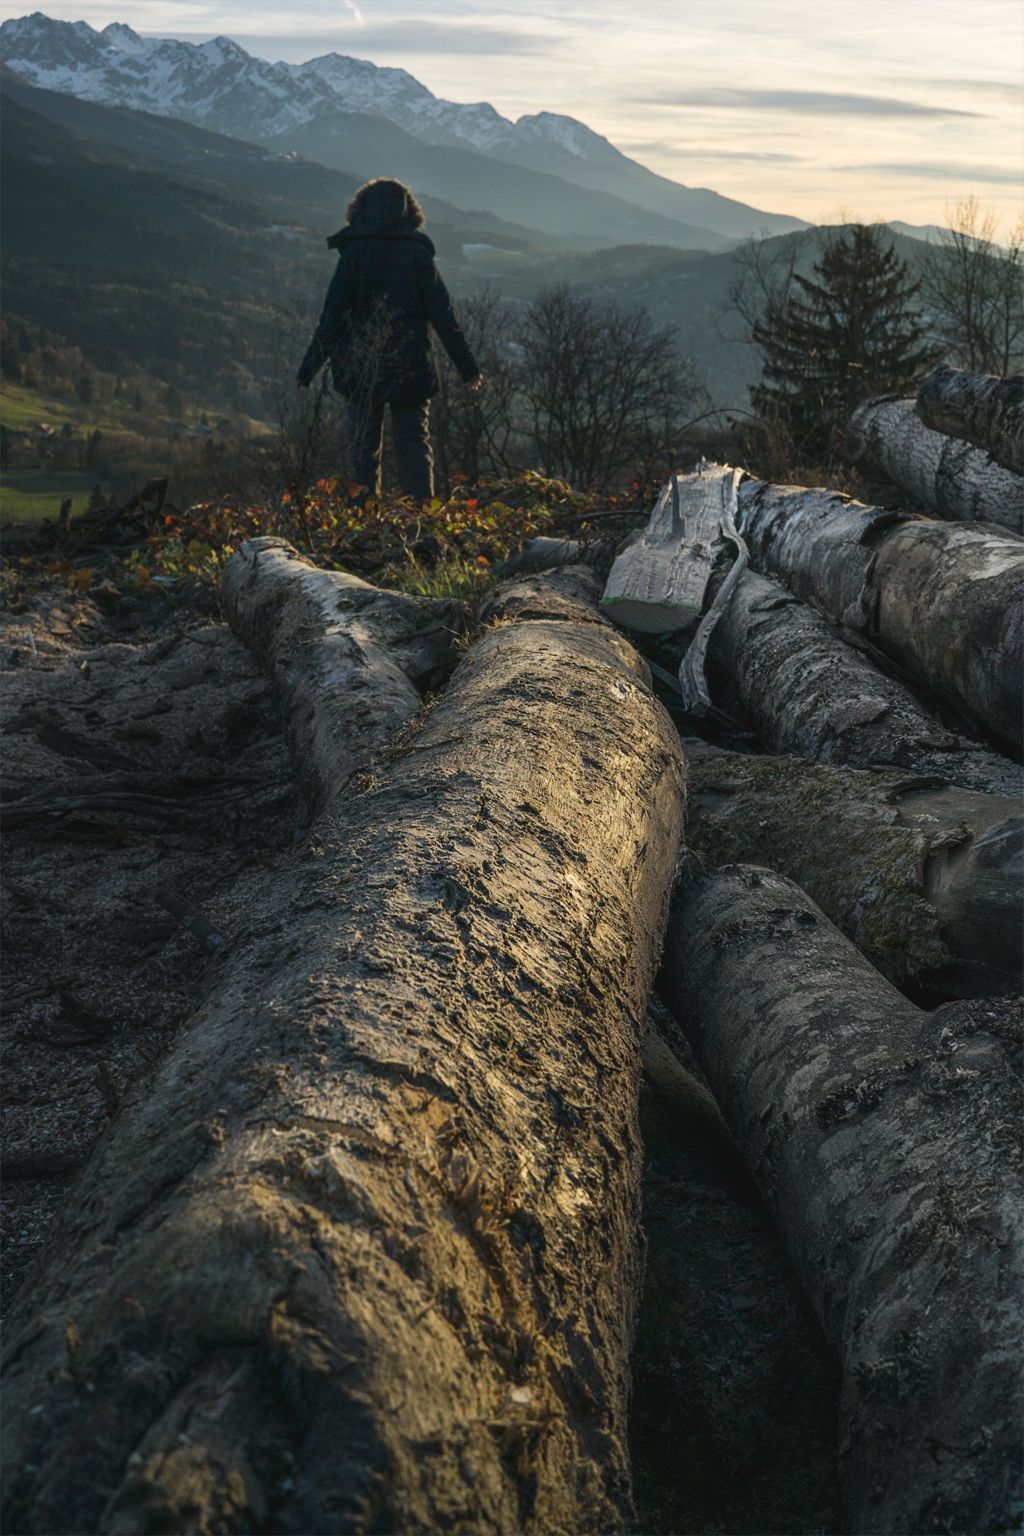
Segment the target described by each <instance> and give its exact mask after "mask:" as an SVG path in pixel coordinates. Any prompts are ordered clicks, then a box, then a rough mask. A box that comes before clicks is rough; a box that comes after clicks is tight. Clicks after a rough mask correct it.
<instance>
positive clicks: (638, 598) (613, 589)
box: [601, 464, 741, 635]
mask: <svg viewBox="0 0 1024 1536" xmlns="http://www.w3.org/2000/svg"><path fill="white" fill-rule="evenodd" d="M740 475H741V471H740V470H738V469H729V468H728V467H723V466H722V465H719V464H714V465H709V466H708V467H707V469H705V470H698V471H697V473H696V474H692V475H686V476H685V477H684V478H682V479H680V477H679V476H678V475H673V476H672V478H671V479H670V480H669V481H667V482H666V484H665V486H664V488H663V489H662V492H661V495H660V496H659V497H658V501H657V504H656V505H655V508H654V511H653V512H652V513H651V518H650V522H649V523H648V524H647V527H646V528H645V529H644V531H643V533H642V534H641V536H640V538H639V539H637V540H636V541H635V542H633V543H631V544H630V545H629V547H628V548H627V549H624V550H623V551H622V553H621V554H620V555H619V556H618V558H617V559H616V561H615V564H614V565H613V566H612V569H611V573H610V575H609V577H608V584H607V586H606V587H605V593H604V597H603V598H602V600H601V606H602V609H603V610H604V612H605V613H606V614H607V615H608V616H609V618H614V620H615V622H616V624H623V625H625V626H626V628H627V629H635V630H639V631H642V632H643V633H645V634H655V635H663V634H669V633H671V631H672V630H675V629H681V628H683V627H684V626H685V625H687V624H690V623H692V622H693V621H694V619H698V618H699V617H700V614H701V611H702V609H703V606H704V594H705V592H706V590H707V585H708V582H709V580H710V579H711V573H712V570H713V569H714V565H715V562H716V559H717V557H718V555H719V553H720V552H721V551H722V550H723V549H724V548H725V547H726V540H725V536H724V531H723V530H724V527H728V528H729V529H732V526H733V511H734V509H735V506H736V488H737V486H738V484H739V481H740Z"/></svg>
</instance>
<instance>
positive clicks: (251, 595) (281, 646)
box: [220, 538, 466, 809]
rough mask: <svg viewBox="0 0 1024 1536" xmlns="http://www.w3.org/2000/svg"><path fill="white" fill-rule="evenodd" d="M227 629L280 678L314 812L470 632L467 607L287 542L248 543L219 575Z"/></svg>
mask: <svg viewBox="0 0 1024 1536" xmlns="http://www.w3.org/2000/svg"><path fill="white" fill-rule="evenodd" d="M220 591H221V601H222V603H223V605H224V614H225V617H226V618H227V621H228V623H229V624H230V625H231V628H232V629H233V630H234V632H235V634H236V635H237V636H238V637H239V639H240V640H243V641H244V642H245V644H246V645H247V646H248V647H249V648H250V650H252V651H254V652H255V654H256V656H257V657H258V658H259V660H260V662H261V663H262V665H263V666H264V667H265V668H266V669H267V670H268V671H269V672H270V673H271V675H272V676H273V679H274V685H275V689H276V692H277V695H278V700H279V702H280V704H281V707H282V709H283V711H284V714H285V720H286V732H287V737H288V745H289V747H290V749H291V753H292V758H293V761H294V763H295V768H296V772H297V774H298V776H299V778H300V780H301V781H302V786H303V789H304V791H305V793H306V795H307V798H308V800H309V802H310V805H311V806H312V807H313V808H314V809H318V808H319V807H320V805H321V804H323V803H325V802H326V801H327V800H329V799H330V798H331V796H332V795H334V794H336V793H338V792H339V791H340V790H341V789H342V788H343V787H344V784H345V781H346V780H347V779H348V777H349V776H350V775H351V773H352V772H353V771H354V770H355V769H356V768H362V767H364V766H365V765H366V763H367V761H368V759H369V757H370V756H372V751H368V747H370V746H371V744H374V745H375V746H376V747H377V748H379V746H380V743H381V742H382V741H385V740H386V739H387V738H388V736H389V735H391V734H393V733H394V732H395V731H396V730H398V728H399V727H400V726H401V725H404V724H405V722H406V721H407V720H410V719H412V717H413V716H414V715H415V714H416V713H417V711H418V710H419V708H420V704H421V702H422V700H421V697H420V693H419V692H418V691H417V689H423V688H427V687H436V686H437V685H438V684H439V683H440V682H441V681H442V679H443V678H444V677H445V675H446V673H447V672H448V671H449V670H450V668H451V666H452V645H453V642H454V640H455V638H456V636H457V635H458V634H459V633H460V632H461V631H462V630H463V629H465V627H466V609H465V606H464V605H463V604H462V603H458V602H452V601H439V600H437V599H434V598H425V597H410V596H408V595H407V594H406V593H404V592H387V591H383V590H381V588H379V587H373V586H371V585H370V584H369V582H366V581H362V580H360V578H359V577H358V576H350V575H349V574H348V573H347V572H345V571H322V570H320V569H319V567H317V566H315V565H313V564H312V563H311V562H310V561H309V560H306V559H304V558H303V557H302V555H300V554H299V552H298V551H297V550H296V549H293V548H292V546H291V545H290V544H288V543H286V542H285V540H284V539H271V538H262V539H250V540H249V542H248V543H246V544H243V545H242V547H241V549H240V550H239V551H238V552H237V554H235V555H233V556H232V558H231V559H230V560H229V561H228V564H227V567H226V568H225V571H224V574H223V576H222V578H221V588H220Z"/></svg>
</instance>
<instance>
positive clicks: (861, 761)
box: [711, 571, 1024, 795]
mask: <svg viewBox="0 0 1024 1536" xmlns="http://www.w3.org/2000/svg"><path fill="white" fill-rule="evenodd" d="M711 655H712V657H713V658H714V660H715V661H716V662H717V663H718V664H719V666H721V667H722V668H723V669H724V670H725V672H727V673H728V675H729V676H730V678H731V679H732V680H733V682H734V683H735V684H736V687H737V689H738V692H739V695H740V698H741V699H742V701H743V704H744V707H745V708H746V710H747V712H748V713H749V715H750V717H751V719H752V721H753V723H754V724H755V725H756V727H757V730H758V733H759V735H760V736H761V738H762V740H763V741H764V743H765V745H766V746H768V747H770V748H771V750H772V751H773V752H793V753H798V754H800V755H801V756H803V757H810V758H816V759H817V760H818V761H820V762H824V763H835V764H837V765H844V766H846V767H850V768H870V767H877V766H879V765H885V766H891V767H898V768H904V769H909V770H912V771H913V772H914V773H915V774H922V775H928V776H935V777H938V778H941V779H945V780H947V781H948V782H949V783H951V784H958V785H960V786H961V788H964V789H975V790H982V791H987V792H990V793H994V794H1002V795H1020V794H1021V793H1022V790H1024V771H1022V769H1021V767H1020V765H1019V764H1017V763H1014V762H1012V761H1010V759H1008V758H1005V757H1001V756H1000V755H999V754H998V753H996V752H992V751H989V750H988V749H986V748H985V747H983V746H981V745H980V744H979V743H978V742H976V741H971V740H970V739H967V738H964V737H963V736H959V735H957V734H955V733H954V732H952V731H949V730H946V729H945V728H944V727H943V726H941V725H940V724H939V723H938V721H936V720H935V719H934V718H933V717H932V716H930V715H929V714H927V713H926V712H925V710H924V709H923V708H922V707H921V705H920V704H919V702H918V701H917V699H916V698H915V696H914V694H913V693H912V692H911V690H910V689H909V688H908V687H907V686H906V684H904V683H902V682H900V681H899V680H898V679H897V678H894V677H892V676H890V675H889V674H888V673H886V672H884V671H882V670H881V668H880V667H878V666H876V665H875V664H874V663H873V661H872V660H871V659H870V658H869V657H868V656H865V655H864V653H863V652H862V651H860V650H857V649H855V648H854V646H853V645H850V644H847V643H846V640H845V639H844V638H843V633H842V631H841V630H840V629H839V628H838V627H837V626H836V625H835V624H833V623H831V622H830V621H828V620H827V619H824V618H823V617H822V616H821V615H820V614H819V613H818V612H816V610H815V609H813V608H811V607H810V606H809V605H808V604H806V603H802V602H801V601H800V600H799V598H796V597H794V596H793V595H792V593H791V592H788V591H787V590H786V588H785V587H783V586H781V585H780V584H779V583H778V582H776V581H773V580H771V579H770V578H769V577H765V576H758V575H757V574H755V573H754V572H753V571H746V572H745V573H744V574H743V576H742V577H741V578H740V582H739V585H738V587H737V588H736V590H735V591H734V592H733V594H732V597H731V598H730V600H729V603H728V605H727V606H726V608H725V610H724V612H723V614H722V616H721V618H720V619H719V621H718V623H717V625H716V626H715V628H714V630H713V631H712V637H711Z"/></svg>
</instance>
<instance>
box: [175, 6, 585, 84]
mask: <svg viewBox="0 0 1024 1536" xmlns="http://www.w3.org/2000/svg"><path fill="white" fill-rule="evenodd" d="M318 21H319V25H318ZM153 30H156V29H153ZM174 35H175V36H176V37H181V38H187V39H191V38H200V37H206V36H208V35H209V34H208V33H206V32H200V31H198V30H196V29H190V30H188V31H184V30H182V29H180V28H176V29H175V33H174ZM231 35H232V36H233V37H235V38H236V39H237V40H238V41H239V42H241V43H242V45H243V46H244V47H247V48H249V49H251V50H253V51H254V52H257V53H259V52H261V47H260V45H261V43H262V44H263V51H265V48H266V47H267V46H270V45H275V46H277V45H280V43H281V42H283V41H284V40H285V39H287V40H288V45H289V46H288V56H289V58H292V59H298V58H299V57H300V56H302V57H305V53H304V52H303V50H305V52H306V53H308V54H310V55H312V54H315V53H322V52H323V51H324V49H325V47H326V48H328V49H329V48H336V49H340V50H341V51H342V52H345V51H348V50H349V49H351V48H356V47H358V49H359V51H360V53H361V54H362V55H364V56H365V57H367V58H374V59H376V57H377V55H380V56H381V57H384V56H386V55H395V54H401V55H403V56H404V57H410V58H411V57H413V56H415V55H417V54H431V55H437V56H441V57H444V56H449V57H456V56H457V57H462V56H465V55H467V54H469V55H477V56H479V57H482V58H486V57H492V56H501V55H502V54H517V55H538V54H544V53H547V52H548V51H550V49H551V48H553V47H554V46H555V45H556V44H558V43H560V42H561V37H560V36H559V35H557V34H554V33H551V32H544V33H541V32H531V31H526V30H519V29H518V28H513V27H501V26H487V25H486V24H485V23H484V24H480V23H473V22H449V21H434V20H428V19H426V18H424V19H422V20H420V19H419V18H418V17H409V18H408V19H402V20H401V21H378V22H375V21H367V20H366V18H365V16H364V15H363V13H362V11H361V10H360V9H359V7H358V5H356V4H354V3H353V4H352V5H351V7H350V10H349V12H348V14H347V15H345V16H344V17H341V18H339V19H338V20H337V21H336V22H335V24H334V25H333V26H331V27H330V29H329V30H328V29H327V28H326V27H324V25H323V22H322V20H321V19H320V18H317V17H315V16H313V15H311V14H308V13H307V14H306V15H305V16H301V17H296V16H294V15H292V16H289V15H288V13H287V12H283V11H279V10H276V9H275V10H273V11H263V12H256V11H253V12H251V13H250V14H249V15H248V16H247V17H246V20H245V25H244V26H242V27H240V28H238V29H237V30H236V31H234V32H232V34H231ZM466 84H467V89H466V91H465V92H464V93H463V95H464V96H467V97H468V96H470V95H472V90H471V82H469V81H468V80H467V82H466Z"/></svg>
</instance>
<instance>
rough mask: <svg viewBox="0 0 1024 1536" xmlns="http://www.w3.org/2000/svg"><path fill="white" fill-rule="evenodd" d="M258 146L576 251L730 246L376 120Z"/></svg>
mask: <svg viewBox="0 0 1024 1536" xmlns="http://www.w3.org/2000/svg"><path fill="white" fill-rule="evenodd" d="M263 142H264V143H267V144H271V145H273V146H274V147H276V148H280V149H292V150H298V151H299V152H300V153H301V154H303V155H306V156H308V157H309V158H310V159H314V160H319V161H321V162H322V163H323V164H324V165H331V166H337V167H338V168H339V169H343V170H346V171H351V170H352V169H353V168H354V167H356V166H358V167H360V168H362V170H363V174H365V175H371V174H377V175H387V176H398V177H400V178H401V179H402V180H403V181H407V182H409V183H410V184H411V185H412V186H413V187H414V188H415V189H416V192H417V194H419V193H420V192H421V191H422V192H425V193H430V194H432V195H433V196H435V197H443V198H445V199H447V200H448V201H449V202H452V201H456V200H457V201H458V202H459V204H460V205H461V206H463V207H466V206H468V207H471V208H485V209H487V210H488V211H489V212H491V213H498V212H499V211H500V213H501V215H502V217H504V218H508V219H513V220H516V221H517V222H519V223H522V224H528V225H530V226H532V227H533V228H534V229H537V230H541V231H542V232H543V233H544V234H545V235H546V236H547V237H548V239H549V240H550V239H557V240H558V242H559V243H560V244H565V245H572V246H575V247H576V248H577V249H584V250H593V249H595V248H598V247H601V246H610V245H623V244H626V243H630V244H634V243H640V242H643V243H645V244H650V245H673V246H679V247H683V248H690V249H694V250H725V249H727V248H728V247H729V246H731V245H732V244H733V243H734V242H733V241H732V240H731V239H730V238H728V237H727V236H725V235H720V234H716V233H715V232H714V231H713V230H710V229H703V228H696V227H694V226H692V225H689V224H683V223H680V222H679V221H678V220H676V219H673V218H667V217H665V216H664V215H662V214H658V213H650V212H648V211H646V210H645V209H643V208H640V207H638V206H637V204H635V203H631V202H628V201H627V200H626V199H625V198H623V197H614V196H611V195H609V194H608V193H607V192H601V191H591V190H589V189H588V188H586V187H581V186H577V185H576V184H575V183H573V182H571V181H566V180H564V179H563V178H562V177H560V176H552V175H548V174H547V173H545V172H542V171H537V170H527V169H524V168H523V167H521V166H517V165H510V164H502V165H500V166H497V165H495V162H494V160H493V159H491V158H490V157H488V156H487V155H481V154H477V153H476V152H475V151H474V150H470V149H458V148H452V147H449V146H447V145H434V144H424V143H423V142H422V140H420V139H417V138H414V137H413V135H412V134H410V133H406V132H405V130H404V129H402V128H398V127H396V126H395V125H394V124H393V123H388V122H385V121H384V120H383V119H382V118H379V117H369V116H365V115H361V114H359V113H355V112H333V111H332V112H323V113H321V114H320V116H319V117H315V118H314V119H313V120H312V122H309V123H304V124H303V125H302V126H301V127H299V128H293V129H290V130H289V131H288V132H286V133H283V134H280V135H278V136H275V137H273V138H269V137H264V138H263Z"/></svg>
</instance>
